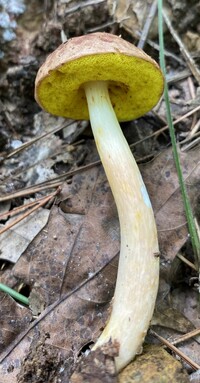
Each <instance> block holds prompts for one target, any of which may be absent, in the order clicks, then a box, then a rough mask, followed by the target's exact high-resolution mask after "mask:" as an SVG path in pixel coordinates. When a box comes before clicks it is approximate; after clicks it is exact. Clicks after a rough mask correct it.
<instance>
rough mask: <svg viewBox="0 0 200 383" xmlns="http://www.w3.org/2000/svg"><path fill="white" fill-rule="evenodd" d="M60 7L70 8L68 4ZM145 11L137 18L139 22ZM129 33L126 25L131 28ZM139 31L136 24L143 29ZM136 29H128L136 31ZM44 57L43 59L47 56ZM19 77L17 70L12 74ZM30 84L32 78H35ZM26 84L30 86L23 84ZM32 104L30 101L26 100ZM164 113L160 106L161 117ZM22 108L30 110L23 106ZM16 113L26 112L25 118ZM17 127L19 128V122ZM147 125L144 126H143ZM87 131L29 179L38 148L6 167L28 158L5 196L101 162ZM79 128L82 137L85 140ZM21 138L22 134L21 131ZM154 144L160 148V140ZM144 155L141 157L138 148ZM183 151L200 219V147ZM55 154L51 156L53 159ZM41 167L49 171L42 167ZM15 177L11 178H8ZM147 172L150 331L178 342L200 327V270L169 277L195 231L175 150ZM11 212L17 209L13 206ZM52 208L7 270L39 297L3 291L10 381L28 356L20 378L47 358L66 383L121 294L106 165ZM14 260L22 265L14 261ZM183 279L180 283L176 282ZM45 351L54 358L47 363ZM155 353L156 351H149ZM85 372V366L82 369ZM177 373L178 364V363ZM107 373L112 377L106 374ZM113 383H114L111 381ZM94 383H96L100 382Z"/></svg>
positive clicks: (6, 275) (51, 122)
mask: <svg viewBox="0 0 200 383" xmlns="http://www.w3.org/2000/svg"><path fill="white" fill-rule="evenodd" d="M75 3H76V2H75ZM141 4H142V2H141V3H140V4H138V7H139V8H138V9H140V8H141ZM104 6H105V5H104ZM131 6H132V5H131ZM61 8H62V9H63V5H62V6H61ZM61 8H59V7H58V15H59V17H61V16H60V15H61V14H62V12H60V13H59V11H60V10H61ZM87 11H88V9H87ZM136 11H137V9H136ZM145 11H146V8H145ZM123 12H124V10H123ZM129 12H130V15H129V16H132V12H131V10H130V7H129ZM105 14H106V13H105ZM137 14H138V13H137V12H135V15H136V16H137ZM84 15H85V14H84ZM138 15H139V16H140V19H138V20H139V24H140V25H142V14H141V12H140V13H139V14H138ZM134 17H135V16H134ZM144 17H146V16H144ZM83 20H84V17H83V14H82V21H83ZM118 21H119V20H118ZM65 22H66V21H65ZM63 25H64V24H63ZM71 26H72V29H73V28H74V26H73V23H71ZM82 27H83V25H80V26H79V28H82ZM123 27H124V28H125V29H126V26H125V23H124V25H123ZM52 28H55V30H56V28H57V26H56V25H55V26H53V25H52V26H51V29H52ZM72 29H71V30H72ZM137 30H138V27H137V25H136V32H137ZM128 32H129V33H130V30H128ZM48 33H49V32H48ZM130 34H132V33H130ZM56 36H57V37H56ZM42 38H43V39H44V36H40V39H41V41H42ZM56 38H57V41H58V34H57V35H56V34H54V39H55V40H54V41H53V42H52V46H51V47H48V44H47V46H46V47H45V49H49V50H52V49H53V48H52V47H53V44H55V47H56V45H58V43H57V42H56V43H55V41H56ZM38 41H39V40H38ZM37 44H38V46H37V49H38V47H40V49H41V46H42V43H41V42H38V43H37ZM39 59H40V60H41V58H39ZM32 68H34V66H32ZM17 73H18V72H17ZM14 74H15V72H14V71H13V73H12V76H14ZM9 76H10V72H9ZM32 78H34V75H33V76H32ZM8 79H9V78H8ZM185 83H186V82H184V84H185ZM12 86H13V87H14V89H15V90H16V89H19V88H17V87H16V84H15V85H10V90H9V92H11V90H12ZM22 86H25V85H24V83H23V84H22ZM183 88H184V89H186V85H183ZM180 89H181V85H180V87H179V91H178V93H177V92H174V91H173V93H171V96H172V98H173V100H176V98H178V97H180V98H181V97H182V98H184V97H185V96H184V95H183V92H182V91H180ZM12 91H13V90H12ZM187 94H188V90H187ZM177 95H178V96H177ZM28 103H29V100H28V99H27V104H28ZM7 105H8V104H7ZM177 105H178V103H177ZM177 105H176V103H175V104H174V109H173V113H174V116H175V117H176V118H177V117H178V116H179V115H181V112H182V110H183V108H184V110H185V109H186V110H188V109H187V105H185V104H184V103H183V104H179V106H178V107H177ZM162 109H163V108H162V105H161V109H160V111H161V114H160V115H161V116H162ZM9 111H10V112H9V113H10V114H8V116H12V108H10V109H9ZM21 111H22V112H23V108H22V109H21ZM15 112H16V109H15ZM16 113H17V116H18V112H16ZM154 120H155V118H154ZM11 121H12V119H11ZM34 121H35V123H34V129H35V133H37V134H38V133H39V134H41V132H42V130H41V129H43V125H46V127H49V128H51V129H52V127H55V124H57V123H58V124H60V125H62V123H63V121H61V120H59V119H56V118H54V117H52V116H48V115H47V114H46V113H44V112H40V113H38V114H34ZM41 121H42V122H41ZM45 121H46V122H45ZM18 122H19V123H20V117H19V116H18ZM143 122H144V126H145V125H146V124H145V121H143ZM188 122H189V120H186V123H183V124H182V131H181V128H179V129H180V131H179V136H180V137H181V135H183V133H184V130H185V131H186V129H188V125H187V124H188ZM30 124H31V123H30ZM14 125H15V124H14ZM19 125H20V124H19ZM21 126H25V123H24V122H22V124H21ZM85 128H86V125H85V126H84V127H83V129H80V131H78V125H77V124H76V123H75V126H74V128H73V129H72V134H73V135H74V133H75V135H74V140H75V139H77V138H79V136H80V135H81V134H83V137H84V140H85V142H86V145H85V143H84V144H79V145H77V146H76V147H74V148H73V151H72V152H71V151H69V152H67V154H66V153H65V154H63V157H62V155H61V156H60V154H59V152H60V149H61V147H62V140H63V136H62V135H59V136H58V135H56V136H55V135H54V136H52V146H51V150H50V152H48V151H47V152H46V154H45V156H44V155H42V156H41V155H40V154H39V157H40V158H41V162H42V165H40V164H39V165H36V167H35V169H34V168H32V167H30V171H28V172H27V173H26V176H25V173H24V169H27V167H29V166H30V165H31V162H29V161H30V153H32V148H31V149H30V151H29V154H28V152H27V154H26V158H27V159H26V160H24V157H23V155H22V157H18V158H16V160H14V161H12V160H11V161H10V162H9V161H7V170H6V167H5V166H6V164H5V165H4V166H3V171H2V173H3V176H4V177H5V176H6V177H8V175H9V172H10V169H12V171H14V172H15V171H16V170H19V169H17V168H19V163H20V162H18V161H22V159H23V161H22V162H21V163H23V164H24V166H22V172H21V174H19V175H17V177H15V178H14V177H13V176H12V173H11V174H10V175H9V177H8V178H7V181H8V182H7V185H6V189H4V190H3V192H4V193H5V190H6V191H11V190H16V189H19V188H21V187H24V186H25V185H27V184H29V185H34V184H35V182H40V181H42V182H43V181H45V178H46V177H49V176H50V177H52V178H54V177H55V176H56V175H57V174H60V172H62V171H63V170H64V169H65V170H66V167H67V168H69V169H71V167H72V169H73V168H77V166H79V164H81V163H83V164H85V163H89V162H92V161H94V159H95V160H96V150H95V148H94V147H93V146H92V145H91V142H90V141H91V135H90V133H89V134H88V132H87V131H85ZM76 131H78V133H77V134H76ZM125 132H126V129H125ZM84 133H85V136H84ZM15 136H16V135H15ZM29 137H30V132H28V130H27V131H26V138H25V139H26V140H28V139H29ZM130 137H131V139H133V138H134V136H133V135H131V136H130ZM16 138H20V134H19V132H18V134H17V136H16ZM88 139H89V141H88ZM47 142H48V141H47V140H46V142H45V143H44V142H43V143H42V141H41V143H42V144H41V145H40V144H39V146H40V147H41V148H42V149H44V150H47V148H46V144H47ZM72 142H73V138H72ZM157 142H159V143H160V147H159V145H158V146H157V150H158V149H159V150H160V148H161V149H162V146H164V147H166V144H167V143H168V142H167V139H166V136H161V135H160V136H158V137H157ZM163 143H164V145H163ZM153 144H154V147H156V143H155V142H154V143H153ZM55 146H56V148H57V154H56V155H55V156H54V158H53V159H52V155H54V154H55V151H54V148H55ZM148 150H150V149H148ZM33 153H34V154H33V157H35V160H36V162H38V161H37V159H38V154H37V155H36V152H35V151H34V152H33ZM37 153H38V152H37ZM81 153H82V155H81V159H80V154H81ZM138 153H140V150H139V149H138ZM141 153H142V152H141ZM180 155H181V161H182V168H183V174H184V178H185V179H186V184H187V187H188V192H189V196H190V200H191V202H192V206H193V211H194V212H195V214H196V216H197V218H198V217H199V212H198V203H199V179H200V177H199V172H200V169H199V150H198V147H197V148H196V149H193V150H192V151H191V150H190V152H189V153H188V152H185V153H182V152H180ZM31 156H32V155H31ZM49 156H50V159H48V157H49ZM66 156H67V157H66ZM46 158H47V160H46ZM85 158H86V162H85ZM27 160H28V162H27ZM44 160H45V162H44ZM81 161H82V162H81ZM57 164H59V166H57ZM38 166H39V167H38ZM41 166H42V167H41ZM42 168H43V169H44V172H43V171H42V170H41V169H42ZM46 169H47V171H46ZM7 171H8V173H6V172H7ZM141 171H142V174H143V177H144V181H145V183H146V185H147V188H148V191H149V193H150V197H151V201H152V204H153V207H154V212H155V216H156V221H157V225H158V234H159V243H160V250H161V278H160V289H159V296H158V301H157V306H156V312H155V316H154V319H153V321H152V325H153V327H154V328H155V329H156V331H159V333H160V334H161V335H162V336H163V337H165V338H169V337H170V339H171V338H176V337H177V336H180V334H182V333H185V332H189V331H191V330H193V329H194V328H195V327H200V318H199V314H198V308H197V305H196V302H197V290H196V288H195V281H194V282H193V279H192V278H193V275H195V273H193V272H192V271H191V270H190V268H189V267H188V266H187V265H185V264H182V263H181V265H180V263H179V266H178V270H176V272H175V274H174V275H175V277H174V279H173V281H172V279H171V278H170V277H171V273H172V268H173V266H174V260H176V259H177V257H176V255H177V254H178V253H179V252H181V253H183V254H184V253H185V254H186V256H188V253H191V250H190V251H189V252H188V249H187V247H188V231H187V225H186V219H185V215H184V212H183V206H182V201H181V198H180V191H179V186H178V180H177V176H176V172H175V168H174V165H173V158H172V153H171V149H170V148H169V149H165V150H164V151H163V150H162V152H161V153H160V154H157V153H156V158H155V159H154V160H152V161H151V162H149V163H146V164H143V165H141ZM40 175H41V177H40ZM12 182H13V184H12ZM11 186H12V187H11ZM19 202H21V201H17V203H18V204H19ZM14 206H15V205H14ZM11 207H13V203H12V206H11ZM49 211H50V215H49V220H48V223H47V225H46V226H45V227H44V228H43V229H42V230H41V231H39V232H38V234H37V235H36V237H35V238H34V239H33V240H32V239H30V241H29V242H30V244H29V246H28V247H27V249H26V250H24V249H21V256H20V258H19V259H18V261H17V262H16V263H15V264H13V265H12V267H8V268H6V270H4V272H2V273H1V281H2V282H3V283H7V284H8V285H9V286H13V287H15V286H19V284H20V282H23V284H25V286H26V287H28V290H29V291H31V293H30V302H31V308H32V314H31V311H30V310H29V309H27V308H25V307H22V306H21V305H19V304H18V303H16V302H15V301H14V300H13V299H12V298H10V297H7V296H6V295H5V294H3V293H1V296H2V297H3V298H2V303H1V319H0V321H1V328H2V332H1V336H2V344H3V347H2V359H3V358H4V357H5V359H3V361H2V370H1V371H2V372H1V374H2V383H3V382H5V383H7V382H11V381H13V382H16V381H17V380H16V379H17V378H16V376H17V375H18V374H19V371H20V368H21V367H20V366H21V361H22V360H23V359H24V358H25V357H26V358H27V359H26V360H25V362H24V364H23V367H22V369H21V374H20V375H18V380H19V382H23V379H25V377H27V376H30V375H26V374H29V373H30V372H31V371H32V379H33V381H34V382H36V381H37V380H34V379H37V372H38V370H37V368H38V369H39V367H40V363H39V360H40V358H41V360H42V361H43V364H42V365H43V366H46V368H47V370H48V371H49V374H50V375H49V377H50V379H52V381H53V379H60V381H61V382H62V381H63V382H64V381H68V380H69V379H70V376H71V374H72V373H73V371H74V368H75V367H76V365H77V361H79V359H80V355H82V357H83V358H84V352H85V351H84V350H88V348H89V347H90V345H92V343H93V342H95V339H96V338H97V337H98V335H99V333H100V332H101V329H102V328H103V327H104V325H105V322H106V318H107V317H108V315H109V310H110V304H109V302H110V300H111V299H112V296H113V292H114V287H115V280H116V273H117V261H118V252H119V225H118V218H117V212H116V207H115V204H114V201H113V198H112V195H111V192H110V189H109V186H108V183H107V180H106V177H105V175H104V172H103V171H102V169H101V167H99V166H97V167H96V166H95V167H93V168H92V169H90V170H86V171H83V170H82V171H81V172H80V173H78V174H77V175H75V176H73V178H72V179H71V181H68V182H67V183H64V184H62V190H61V193H60V195H59V196H58V197H57V199H56V201H55V203H54V205H53V206H52V207H51V208H49ZM15 245H16V243H15ZM10 251H12V250H10ZM13 261H14V262H15V260H14V259H13ZM191 261H192V257H191ZM178 278H179V280H180V282H179V283H178V282H177V280H178ZM183 286H184V289H183ZM185 302H187V304H185ZM4 303H5V305H4ZM10 312H12V318H13V317H14V318H15V321H14V322H13V321H12V320H11V319H10ZM35 316H36V318H35ZM18 318H19V319H18ZM4 329H5V331H4ZM152 341H153V340H152V337H150V339H149V338H147V343H152ZM180 347H181V348H182V349H183V350H184V352H185V353H186V354H188V355H189V356H190V357H192V358H193V359H194V360H195V361H196V362H197V363H200V361H199V354H200V353H199V338H198V336H196V337H195V340H194V341H192V342H191V341H190V342H189V344H188V342H187V343H183V344H182V345H181V346H180ZM45 353H46V354H45ZM156 353H157V354H160V351H158V352H157V351H156ZM51 354H52V355H54V357H55V364H54V365H51V363H50V362H51V361H52V359H51ZM44 355H47V356H46V359H45V357H44ZM148 355H151V352H150V354H149V353H148ZM168 356H169V354H168V353H167V356H166V359H164V363H165V364H166V365H167V366H170V365H171V364H173V361H174V359H173V358H172V357H170V358H172V359H171V360H170V361H169V359H167V358H168ZM32 359H34V361H35V365H32V364H31V363H30V361H31V360H32ZM137 360H138V363H139V367H138V368H139V370H140V371H141V369H142V371H144V372H145V371H148V369H149V367H147V365H146V362H145V361H142V358H141V359H140V357H138V358H137ZM92 362H94V361H91V364H90V363H89V366H90V367H89V371H90V373H91V372H92V369H93V367H94V366H93V365H92ZM48 363H49V364H48ZM85 363H86V364H85ZM101 363H102V365H106V362H102V361H101ZM157 363H159V362H155V361H154V364H157ZM160 363H161V359H160ZM52 364H53V362H52ZM109 365H110V368H111V370H110V371H112V368H113V367H112V366H113V364H112V358H111V359H110V361H109ZM78 366H79V364H78V365H77V368H78ZM86 366H87V359H85V362H83V370H84V369H85V368H86ZM184 367H185V368H187V370H188V372H189V373H191V372H192V370H191V369H189V368H188V366H187V365H186V364H184ZM53 368H54V370H55V371H56V373H55V376H54V377H53V376H52V375H51V373H52V370H53ZM135 368H136V372H135V374H136V375H137V374H138V371H137V367H135ZM178 368H180V365H179V367H178ZM175 370H176V369H175ZM55 371H54V372H55ZM77 371H78V375H76V374H77V372H76V371H75V372H74V375H73V378H72V379H77V376H78V378H79V379H83V375H82V372H80V371H79V370H77ZM162 371H163V368H162ZM103 373H105V371H103V370H102V374H103ZM1 374H0V382H1ZM163 374H164V373H163ZM111 375H112V374H111ZM102 376H103V375H102ZM102 376H101V378H102ZM171 376H173V378H172V377H170V380H172V381H176V380H175V379H176V378H177V379H179V381H180V377H179V375H177V372H175V375H171ZM178 377H179V378H178ZM106 378H107V380H106V381H109V380H108V379H109V378H108V374H107V376H106V377H105V375H104V379H106ZM38 379H39V378H38ZM40 379H41V381H45V379H46V380H47V377H46V376H42V375H41V376H40ZM90 379H92V378H90ZM110 379H111V381H115V380H113V379H114V378H112V377H111V378H110ZM126 379H128V378H123V381H124V380H126ZM143 379H146V380H144V381H147V382H151V378H150V376H147V378H144V376H143ZM158 379H159V378H158ZM168 379H169V378H168ZM184 379H187V378H186V377H183V376H182V378H181V381H184ZM55 381H56V380H55ZM80 381H81V380H80ZM91 381H94V376H93V380H91ZM97 381H98V380H97ZM133 381H136V380H133ZM158 381H159V380H158ZM177 381H178V380H177ZM186 381H188V380H186ZM75 382H76V380H75Z"/></svg>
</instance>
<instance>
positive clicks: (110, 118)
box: [84, 81, 159, 371]
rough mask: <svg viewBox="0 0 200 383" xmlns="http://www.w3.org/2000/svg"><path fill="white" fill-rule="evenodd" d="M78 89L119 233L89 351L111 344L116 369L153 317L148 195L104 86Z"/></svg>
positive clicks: (155, 272)
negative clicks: (105, 302) (103, 318)
mask: <svg viewBox="0 0 200 383" xmlns="http://www.w3.org/2000/svg"><path fill="white" fill-rule="evenodd" d="M84 89H85V93H86V98H87V103H88V109H89V115H90V121H91V126H92V130H93V134H94V138H95V141H96V145H97V148H98V152H99V155H100V158H101V161H102V164H103V166H104V169H105V172H106V175H107V178H108V181H109V184H110V187H111V190H112V193H113V196H114V199H115V202H116V206H117V210H118V215H119V221H120V232H121V248H120V258H119V268H118V275H117V282H116V288H115V294H114V299H113V306H112V313H111V316H110V319H109V321H108V323H107V325H106V327H105V329H104V331H103V332H102V334H101V335H100V337H99V339H98V340H97V342H96V344H95V346H94V348H97V347H99V346H101V345H103V344H105V343H107V342H108V341H109V340H110V339H111V340H112V342H113V341H115V340H116V341H117V342H118V344H119V356H118V357H117V358H116V368H117V371H119V370H121V369H122V368H123V367H125V366H126V365H127V364H128V363H129V362H130V361H131V360H132V359H133V357H134V356H135V355H136V354H137V353H140V351H141V346H142V343H143V340H144V337H145V335H146V332H147V330H148V327H149V323H150V320H151V317H152V315H153V310H154V305H155V300H156V295H157V289H158V280H159V259H158V257H157V256H156V254H158V241H157V231H156V225H155V219H154V215H153V210H152V206H151V203H150V200H149V196H148V193H147V191H146V188H145V185H144V183H143V180H142V177H141V174H140V171H139V169H138V166H137V164H136V162H135V160H134V158H133V155H132V152H131V150H130V148H129V146H128V144H127V142H126V139H125V137H124V135H123V134H122V131H121V128H120V125H119V123H118V120H117V117H116V115H115V112H114V110H113V107H112V104H111V101H110V97H109V92H108V84H107V82H103V81H93V82H88V83H86V84H85V85H84Z"/></svg>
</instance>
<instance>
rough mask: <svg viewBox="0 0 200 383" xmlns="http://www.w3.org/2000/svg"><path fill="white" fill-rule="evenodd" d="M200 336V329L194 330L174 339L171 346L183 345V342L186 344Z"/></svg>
mask: <svg viewBox="0 0 200 383" xmlns="http://www.w3.org/2000/svg"><path fill="white" fill-rule="evenodd" d="M199 334H200V328H196V329H195V330H192V331H190V332H188V333H187V334H184V335H181V336H180V337H178V338H176V339H174V340H173V341H172V342H171V344H173V345H174V346H175V345H177V344H179V343H182V342H185V341H186V340H188V339H191V338H193V337H195V336H197V335H199Z"/></svg>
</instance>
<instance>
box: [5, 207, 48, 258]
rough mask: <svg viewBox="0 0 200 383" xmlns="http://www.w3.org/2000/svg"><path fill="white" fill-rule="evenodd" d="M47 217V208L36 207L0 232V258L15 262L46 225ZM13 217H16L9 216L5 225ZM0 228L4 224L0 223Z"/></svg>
mask: <svg viewBox="0 0 200 383" xmlns="http://www.w3.org/2000/svg"><path fill="white" fill-rule="evenodd" d="M18 217H19V216H18ZM48 217H49V210H47V209H44V208H42V209H38V210H37V211H36V212H34V213H32V214H30V215H29V216H28V217H26V218H23V220H22V221H21V222H19V223H17V224H16V225H14V226H13V227H12V228H10V229H8V230H7V231H6V232H4V233H3V234H1V235H0V236H1V241H0V259H4V260H7V261H10V262H13V263H15V262H17V260H18V259H19V257H20V256H21V254H22V253H23V252H24V251H25V249H26V248H27V246H28V245H29V244H30V242H31V241H32V240H33V239H34V238H35V236H36V235H37V234H38V233H39V232H40V231H41V230H42V229H43V227H44V226H45V225H46V223H47V220H48ZM15 219H16V217H14V218H10V219H9V220H8V221H7V223H6V225H9V223H11V222H12V221H13V220H15ZM0 228H4V225H0Z"/></svg>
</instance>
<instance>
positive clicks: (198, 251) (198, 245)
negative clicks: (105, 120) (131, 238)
mask: <svg viewBox="0 0 200 383" xmlns="http://www.w3.org/2000/svg"><path fill="white" fill-rule="evenodd" d="M158 33H159V45H160V67H161V70H162V72H163V74H164V76H165V77H166V67H165V57H164V39H163V18H162V0H158ZM164 99H165V104H166V116H167V123H168V126H169V132H170V138H171V143H172V150H173V156H174V162H175V166H176V170H177V174H178V179H179V185H180V190H181V194H182V198H183V203H184V208H185V214H186V218H187V224H188V230H189V234H190V238H191V243H192V248H193V251H194V257H195V261H196V263H197V267H198V269H199V267H200V239H199V237H198V233H197V230H196V226H195V221H194V217H193V213H192V208H191V204H190V200H189V197H188V193H187V189H186V186H185V182H184V179H183V174H182V170H181V165H180V159H179V154H178V150H177V145H176V136H175V130H174V125H173V120H172V115H171V108H170V101H169V93H168V86H167V82H166V81H165V86H164Z"/></svg>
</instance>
